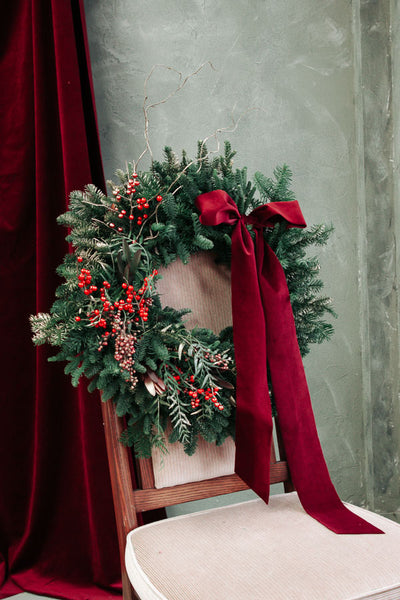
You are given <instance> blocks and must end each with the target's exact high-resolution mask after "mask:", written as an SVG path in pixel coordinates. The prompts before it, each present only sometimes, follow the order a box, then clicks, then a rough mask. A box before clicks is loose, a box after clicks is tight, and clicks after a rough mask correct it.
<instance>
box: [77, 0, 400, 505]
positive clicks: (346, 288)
mask: <svg viewBox="0 0 400 600" xmlns="http://www.w3.org/2000/svg"><path fill="white" fill-rule="evenodd" d="M85 7H86V17H87V25H88V34H89V43H90V51H91V59H92V69H93V77H94V86H95V93H96V103H97V111H98V119H99V127H100V135H101V142H102V152H103V159H104V166H105V170H106V176H107V178H112V176H113V173H114V171H115V169H117V168H119V167H121V166H123V165H124V164H125V162H126V161H129V160H135V159H137V158H138V156H139V155H140V154H141V152H142V150H143V149H144V146H145V141H144V135H143V132H144V121H143V112H142V105H143V100H144V91H143V85H144V81H145V79H146V77H147V76H148V74H149V73H150V71H151V69H152V67H153V66H154V65H157V64H163V65H168V66H171V67H173V68H174V69H176V70H178V71H180V72H182V73H183V75H184V76H186V75H188V74H190V73H192V72H193V71H195V70H196V69H197V68H198V67H199V65H201V64H203V63H207V62H208V61H210V62H211V63H212V65H213V68H211V67H210V66H209V65H208V64H207V65H206V66H205V67H204V68H203V69H202V70H201V71H200V72H199V73H198V74H197V75H196V76H194V77H192V78H191V79H190V80H189V81H188V82H187V84H186V85H185V87H184V88H183V89H182V90H181V91H180V92H179V93H178V94H177V95H175V96H174V97H173V98H171V99H170V100H169V101H168V102H167V103H165V104H161V105H159V106H157V107H155V108H154V109H152V110H151V111H150V112H149V117H150V129H149V135H150V143H151V148H152V151H153V154H154V156H155V157H156V158H157V157H160V156H161V152H162V148H163V147H164V146H165V145H170V146H172V147H173V148H174V149H175V150H176V151H177V152H180V150H181V149H182V148H185V149H186V150H187V151H188V153H189V155H194V154H195V152H196V143H197V140H199V139H204V138H206V137H208V136H210V135H212V134H213V133H214V132H215V131H216V130H217V129H222V128H225V127H228V128H229V127H231V128H232V129H234V131H232V132H230V133H225V134H221V135H220V137H219V139H220V140H221V141H222V140H223V139H224V138H227V139H229V140H230V141H231V143H232V145H233V147H234V148H235V149H236V150H237V151H238V154H237V157H236V162H237V165H238V166H243V165H247V167H248V170H249V173H250V174H252V173H254V172H255V171H257V170H260V171H262V172H264V173H266V174H271V173H272V170H273V168H274V167H275V166H276V165H279V164H282V163H286V164H288V165H289V166H290V167H291V169H292V170H293V172H294V180H293V188H294V191H295V192H296V196H297V199H298V200H299V202H300V205H301V207H302V210H303V213H304V215H305V218H306V221H307V222H308V223H310V224H312V223H319V222H328V223H330V222H332V223H333V225H334V227H335V233H334V235H333V237H332V240H331V242H330V244H329V245H328V247H327V248H324V249H322V250H321V251H318V254H319V258H320V262H321V265H322V273H321V276H322V279H323V280H324V281H325V292H326V293H327V294H328V295H330V296H332V297H333V299H334V306H335V309H336V311H337V312H338V314H339V318H338V320H337V321H336V322H335V324H334V325H335V329H336V334H335V336H334V338H333V340H332V341H331V342H329V343H325V344H324V345H322V346H318V347H315V348H314V349H313V350H312V352H311V354H310V356H309V357H307V359H306V362H305V367H306V373H307V377H308V381H309V385H310V391H311V396H312V400H313V406H314V411H315V416H316V421H317V426H318V431H319V434H320V438H321V443H322V446H323V449H324V453H325V457H326V460H327V463H328V467H329V469H330V472H331V476H332V479H333V481H334V483H335V485H336V487H337V490H338V492H339V494H340V495H341V497H342V498H343V499H344V500H347V501H350V502H354V503H356V504H368V505H369V506H371V507H373V505H374V504H376V508H377V509H379V510H381V511H382V512H384V513H385V514H391V515H394V514H395V513H396V510H397V509H398V507H399V505H400V493H399V474H398V456H399V429H400V418H399V408H398V396H397V378H398V360H397V357H398V328H397V320H398V313H397V291H396V260H397V257H396V245H395V238H396V233H397V230H396V227H398V215H395V211H394V192H395V189H396V188H395V182H394V178H393V173H392V165H393V163H392V162H391V161H392V160H393V158H392V152H393V149H392V142H393V137H392V134H393V120H392V108H393V105H392V104H393V103H392V100H391V96H390V94H389V95H388V92H389V91H390V90H391V88H392V79H393V77H392V76H393V72H395V71H396V69H397V70H398V64H397V61H394V62H393V64H392V62H391V60H390V56H391V38H390V19H391V15H392V14H394V13H398V11H399V8H398V4H397V1H395V0H392V3H390V2H389V0H387V1H386V0H383V1H382V2H377V1H361V3H360V0H354V1H353V2H349V1H348V0H319V1H318V2H315V1H313V0H280V1H279V2H274V1H273V0H267V1H265V0H251V1H250V0H237V1H236V2H229V1H228V0H219V1H218V2H212V1H211V0H170V1H169V2H165V1H163V0H152V1H150V0H143V1H141V2H134V1H133V0H85ZM395 41H396V44H397V45H396V52H397V55H396V57H397V56H398V57H400V54H399V47H400V46H399V42H398V32H397V31H396V40H395ZM388 57H389V58H388ZM396 72H397V71H396ZM397 81H398V78H397ZM177 82H178V78H177V75H176V73H174V72H173V71H171V70H166V69H162V68H157V69H155V71H154V73H153V75H152V77H151V79H150V81H149V85H148V95H149V101H150V102H157V101H159V100H160V99H162V98H164V97H165V96H167V95H168V94H169V93H170V92H171V91H173V90H174V89H175V87H176V85H177ZM395 93H396V94H397V96H396V98H395V101H394V102H395V106H396V107H397V108H398V105H399V89H398V86H397V87H396V88H395ZM232 118H233V119H234V121H235V125H234V126H233V127H232ZM394 147H395V148H396V152H397V154H396V161H397V162H396V168H397V169H398V147H399V140H398V139H395V145H394ZM214 148H216V142H215V140H210V143H209V149H214ZM146 160H147V159H145V160H144V162H143V163H142V165H141V166H142V168H145V167H146V165H148V162H147V163H146ZM395 217H396V218H397V221H395Z"/></svg>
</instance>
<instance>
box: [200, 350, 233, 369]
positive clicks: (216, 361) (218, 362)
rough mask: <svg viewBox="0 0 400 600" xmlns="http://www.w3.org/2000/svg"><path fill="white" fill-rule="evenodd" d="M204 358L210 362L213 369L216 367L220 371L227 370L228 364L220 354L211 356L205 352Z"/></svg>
mask: <svg viewBox="0 0 400 600" xmlns="http://www.w3.org/2000/svg"><path fill="white" fill-rule="evenodd" d="M204 358H206V359H207V360H209V361H210V362H212V363H213V365H214V367H218V369H220V370H221V371H226V370H227V369H229V363H228V361H227V360H226V358H224V357H223V356H222V354H211V353H210V352H206V353H205V355H204Z"/></svg>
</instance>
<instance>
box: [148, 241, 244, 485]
mask: <svg viewBox="0 0 400 600" xmlns="http://www.w3.org/2000/svg"><path fill="white" fill-rule="evenodd" d="M160 273H161V274H162V275H163V279H161V280H160V281H159V282H158V284H157V290H158V292H159V293H160V298H161V303H162V305H163V306H171V307H173V308H190V309H191V310H192V313H191V314H189V315H187V317H185V324H186V327H187V328H189V329H192V328H193V327H195V326H199V327H207V328H208V329H212V330H213V331H214V332H215V333H219V331H221V329H223V328H224V327H227V326H229V325H232V309H231V287H230V285H231V284H230V271H229V269H228V268H227V267H225V266H224V265H216V264H215V257H214V255H213V254H212V253H211V252H201V253H199V254H194V255H193V256H192V257H191V258H190V261H189V263H188V264H187V265H184V264H183V263H182V261H180V260H179V259H178V260H176V261H175V262H174V263H172V264H171V265H170V266H169V267H168V268H164V269H160ZM167 447H168V454H162V453H161V452H160V451H159V450H158V449H156V448H155V449H153V452H152V458H153V466H154V479H155V486H156V488H162V487H168V486H171V485H177V484H179V483H185V482H189V481H201V480H202V479H210V478H212V477H219V476H220V475H230V474H231V473H233V472H234V460H235V444H234V441H233V440H232V438H229V439H227V440H226V442H225V443H224V444H223V445H222V446H218V447H217V446H216V445H215V444H208V443H207V442H205V441H204V440H203V439H202V438H200V439H199V446H198V449H197V451H196V454H195V455H194V456H191V457H189V456H187V454H185V453H184V451H183V446H182V444H180V443H176V444H167Z"/></svg>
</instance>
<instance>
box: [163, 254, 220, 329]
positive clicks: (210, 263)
mask: <svg viewBox="0 0 400 600" xmlns="http://www.w3.org/2000/svg"><path fill="white" fill-rule="evenodd" d="M159 272H160V274H161V275H163V279H161V280H160V281H159V282H158V283H157V291H158V292H159V294H160V300H161V303H162V305H163V306H171V307H172V308H176V309H181V308H190V310H191V311H192V312H191V313H190V314H188V315H187V316H186V317H184V318H185V325H186V327H187V328H188V329H192V328H193V327H207V328H208V329H211V330H212V331H214V332H215V333H219V332H220V331H221V330H222V329H224V328H225V327H228V326H229V325H232V306H231V283H230V281H231V276H230V271H229V269H228V267H226V266H225V265H217V264H216V263H215V257H214V255H213V253H212V252H199V254H194V255H193V256H191V258H190V261H189V263H188V264H187V265H184V264H183V263H182V261H180V260H179V259H177V260H176V261H175V262H173V263H172V264H171V265H169V266H168V267H167V268H160V269H159Z"/></svg>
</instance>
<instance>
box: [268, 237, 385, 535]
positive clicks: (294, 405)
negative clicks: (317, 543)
mask: <svg viewBox="0 0 400 600" xmlns="http://www.w3.org/2000/svg"><path fill="white" fill-rule="evenodd" d="M259 243H262V244H263V246H264V241H263V240H261V235H260V240H259ZM264 250H265V256H264V260H263V262H262V265H260V267H259V268H260V269H261V271H260V285H261V290H262V298H263V304H264V314H265V319H266V332H267V348H268V364H269V368H270V374H271V380H272V388H273V393H274V399H275V403H276V407H277V410H278V415H279V421H280V424H281V433H282V438H283V443H284V446H285V452H286V456H287V460H288V464H289V469H290V473H291V477H292V480H293V483H294V486H295V488H296V490H297V492H298V495H299V498H300V501H301V503H302V505H303V508H304V510H305V511H306V512H307V513H308V514H310V515H311V516H312V517H314V518H315V519H316V520H317V521H319V522H320V523H322V524H323V525H325V526H326V527H327V528H328V529H331V530H332V531H334V532H335V533H347V534H350V533H382V531H381V530H380V529H377V528H376V527H374V526H373V525H371V524H370V523H367V522H366V521H364V520H363V519H362V518H361V517H359V516H357V515H355V514H354V513H353V512H351V511H350V510H349V509H348V508H347V507H346V506H345V505H344V504H343V503H342V502H341V500H340V498H339V496H338V495H337V493H336V490H335V488H334V486H333V484H332V481H331V479H330V476H329V472H328V469H327V466H326V463H325V459H324V456H323V453H322V448H321V445H320V442H319V438H318V434H317V429H316V425H315V420H314V415H313V410H312V405H311V399H310V394H309V391H308V386H307V381H306V376H305V373H304V367H303V362H302V359H301V355H300V350H299V346H298V342H297V335H296V328H295V323H294V318H293V313H292V308H291V304H290V297H289V290H288V288H287V283H286V277H285V274H284V271H283V268H282V266H281V264H280V263H279V261H278V259H277V257H276V256H275V254H274V253H273V251H272V250H271V248H269V247H268V246H267V245H266V244H265V246H264V248H263V252H264ZM258 253H260V250H259V249H258Z"/></svg>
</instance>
